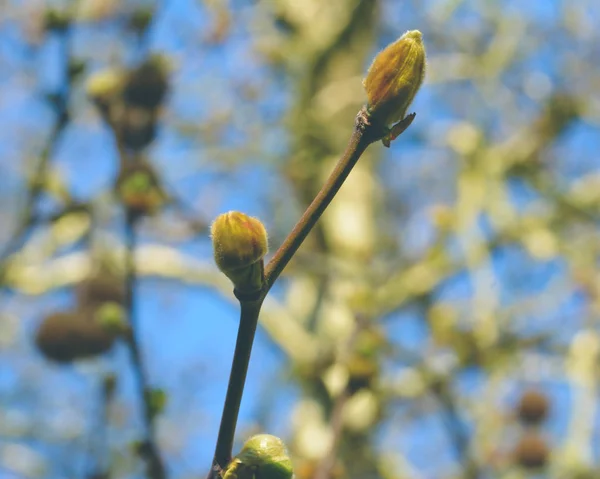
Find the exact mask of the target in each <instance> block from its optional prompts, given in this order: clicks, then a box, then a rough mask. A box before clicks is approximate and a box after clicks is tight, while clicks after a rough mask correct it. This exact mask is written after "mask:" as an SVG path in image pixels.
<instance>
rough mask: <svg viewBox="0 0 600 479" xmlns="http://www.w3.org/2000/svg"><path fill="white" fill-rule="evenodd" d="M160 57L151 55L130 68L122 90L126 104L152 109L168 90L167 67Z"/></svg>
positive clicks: (156, 106)
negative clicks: (132, 68)
mask: <svg viewBox="0 0 600 479" xmlns="http://www.w3.org/2000/svg"><path fill="white" fill-rule="evenodd" d="M164 63H165V62H164V60H163V59H162V58H161V57H152V58H150V59H148V60H147V61H146V62H144V63H142V64H141V65H140V66H138V67H137V68H135V69H134V70H132V71H131V72H130V74H129V76H128V78H127V82H126V84H125V89H124V91H123V100H124V101H125V104H126V105H130V106H137V107H140V108H147V109H149V110H154V109H156V108H158V107H159V106H160V105H161V103H162V102H163V101H164V99H165V96H166V94H167V90H168V87H169V85H168V80H167V68H166V65H164Z"/></svg>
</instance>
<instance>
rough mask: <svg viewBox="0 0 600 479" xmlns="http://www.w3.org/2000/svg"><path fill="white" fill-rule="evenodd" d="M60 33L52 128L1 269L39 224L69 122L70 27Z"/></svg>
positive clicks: (0, 260)
mask: <svg viewBox="0 0 600 479" xmlns="http://www.w3.org/2000/svg"><path fill="white" fill-rule="evenodd" d="M60 37H61V57H62V63H63V75H64V78H65V80H64V85H63V88H62V91H58V92H57V93H56V94H55V95H53V98H54V101H53V102H52V104H53V107H54V111H55V114H56V117H55V121H54V124H53V126H52V131H51V132H50V135H49V136H48V141H47V144H46V146H45V147H44V149H43V150H42V152H41V154H40V157H39V160H38V162H37V164H36V165H35V167H34V168H33V171H34V174H33V178H31V179H30V180H29V185H28V189H27V194H26V199H25V205H24V206H23V210H22V212H21V213H20V215H19V223H18V225H17V227H16V229H15V230H14V232H13V233H12V235H11V237H10V238H9V239H8V241H7V242H6V243H5V244H4V245H3V246H2V249H1V250H0V272H1V271H2V269H3V267H4V266H5V264H4V263H5V262H6V260H7V259H8V258H9V257H10V255H12V254H13V253H14V252H15V251H16V250H18V249H19V248H20V246H21V245H22V243H23V242H24V241H25V240H26V238H27V235H28V233H29V231H30V229H31V228H32V227H33V226H35V225H36V224H38V222H39V220H40V218H39V217H38V214H37V211H36V205H37V201H38V199H39V197H40V195H41V194H42V192H43V186H44V182H45V179H46V175H47V173H48V167H49V166H50V161H51V159H52V157H53V156H54V151H55V150H56V146H57V145H58V142H59V141H60V138H61V136H62V133H63V132H64V130H65V128H66V126H67V124H68V123H69V98H70V93H71V76H70V75H69V63H70V58H71V42H70V29H69V28H66V29H65V30H64V31H62V32H61V34H60ZM0 281H1V278H0Z"/></svg>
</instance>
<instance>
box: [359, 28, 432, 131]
mask: <svg viewBox="0 0 600 479" xmlns="http://www.w3.org/2000/svg"><path fill="white" fill-rule="evenodd" d="M424 78H425V47H424V46H423V41H422V36H421V32H420V31H419V30H409V31H407V32H406V33H405V34H404V35H402V36H401V37H400V38H399V39H398V40H396V41H395V42H394V43H391V44H390V45H388V46H387V47H386V48H385V49H384V50H383V51H381V52H380V53H379V54H378V55H377V56H376V57H375V60H373V63H372V64H371V67H370V68H369V71H368V73H367V76H366V77H365V79H364V81H363V85H364V87H365V90H366V92H367V98H368V101H369V103H368V105H367V110H368V112H369V116H370V117H371V118H373V119H374V120H375V121H376V122H377V123H380V124H381V125H384V126H390V125H392V124H393V123H396V122H397V121H399V120H402V119H403V118H404V116H405V114H406V110H407V109H408V107H409V105H410V104H411V102H412V101H413V99H414V97H415V95H416V94H417V91H418V90H419V87H420V86H421V84H422V83H423V79H424Z"/></svg>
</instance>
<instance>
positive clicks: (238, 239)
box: [211, 211, 268, 293]
mask: <svg viewBox="0 0 600 479" xmlns="http://www.w3.org/2000/svg"><path fill="white" fill-rule="evenodd" d="M211 236H212V242H213V250H214V254H215V262H216V263H217V266H218V267H219V269H220V270H221V271H222V272H223V273H225V275H227V277H228V278H229V279H230V280H231V281H232V282H233V284H234V286H235V288H236V289H237V290H238V291H240V292H242V293H253V292H256V291H258V290H260V289H261V288H262V286H263V275H264V264H263V258H264V256H265V255H266V254H267V249H268V246H267V231H266V230H265V227H264V226H263V224H262V223H261V222H260V221H259V220H258V219H257V218H252V217H251V216H248V215H245V214H244V213H240V212H238V211H230V212H229V213H224V214H222V215H220V216H219V217H218V218H217V219H216V220H215V221H214V223H213V224H212V227H211Z"/></svg>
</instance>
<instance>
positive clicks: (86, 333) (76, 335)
mask: <svg viewBox="0 0 600 479" xmlns="http://www.w3.org/2000/svg"><path fill="white" fill-rule="evenodd" d="M114 339H115V336H114V335H112V334H110V333H109V332H108V331H106V330H105V329H103V328H102V327H101V326H100V325H98V324H96V323H95V322H94V321H92V320H91V319H90V318H89V317H88V315H86V314H84V313H81V312H70V311H65V312H57V313H53V314H50V315H49V316H47V317H46V318H45V319H44V320H43V321H42V323H41V324H40V327H39V328H38V330H37V333H36V336H35V344H36V346H37V348H38V349H39V351H40V352H41V353H42V354H43V355H44V357H45V358H46V359H49V360H51V361H56V362H59V363H69V362H72V361H74V360H76V359H84V358H90V357H94V356H98V355H100V354H102V353H105V352H106V351H108V350H109V349H110V347H111V346H112V344H113V342H114Z"/></svg>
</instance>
